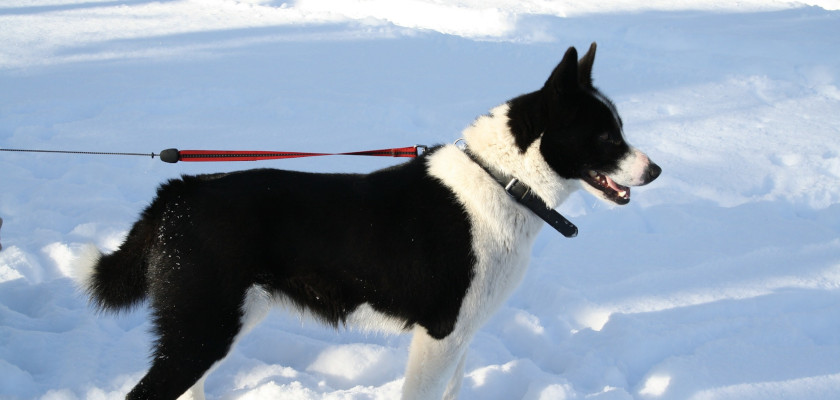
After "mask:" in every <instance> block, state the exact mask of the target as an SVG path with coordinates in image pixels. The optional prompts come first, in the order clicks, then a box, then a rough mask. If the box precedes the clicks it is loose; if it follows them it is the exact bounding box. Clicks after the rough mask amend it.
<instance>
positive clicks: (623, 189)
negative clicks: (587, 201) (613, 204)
mask: <svg viewBox="0 0 840 400" xmlns="http://www.w3.org/2000/svg"><path fill="white" fill-rule="evenodd" d="M604 178H606V180H607V186H609V187H610V189H612V190H615V191H616V193H618V195H619V196H625V195H626V194H628V193H629V192H630V188H628V187H626V186H621V185H619V184H617V183H615V182H614V181H613V180H612V179H610V177H609V176H606V175H604Z"/></svg>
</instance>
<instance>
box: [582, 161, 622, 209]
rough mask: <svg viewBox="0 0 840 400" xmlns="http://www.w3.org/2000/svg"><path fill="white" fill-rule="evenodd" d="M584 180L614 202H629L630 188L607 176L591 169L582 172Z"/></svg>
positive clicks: (620, 203)
mask: <svg viewBox="0 0 840 400" xmlns="http://www.w3.org/2000/svg"><path fill="white" fill-rule="evenodd" d="M581 179H583V181H584V182H586V183H587V184H589V186H592V187H593V188H595V189H597V190H598V191H599V192H601V193H603V194H604V197H605V198H606V199H607V200H609V201H612V202H613V203H615V204H619V205H624V204H627V203H629V202H630V188H629V187H627V186H623V185H619V184H617V183H615V182H614V181H613V180H612V179H610V178H609V177H608V176H606V175H604V174H602V173H600V172H597V171H593V170H588V171H585V172H584V173H583V174H582V178H581Z"/></svg>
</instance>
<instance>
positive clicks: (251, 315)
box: [240, 285, 411, 335]
mask: <svg viewBox="0 0 840 400" xmlns="http://www.w3.org/2000/svg"><path fill="white" fill-rule="evenodd" d="M275 307H277V308H282V309H285V310H287V311H292V312H297V313H299V314H300V315H301V316H302V317H304V318H307V319H312V320H317V317H315V316H314V315H312V313H311V312H309V311H308V310H306V309H302V308H300V307H298V306H296V305H295V304H294V303H293V302H292V301H290V300H289V299H288V298H287V297H286V296H284V295H282V294H271V293H269V292H268V291H266V290H265V289H264V288H263V287H261V286H259V285H254V286H251V287H250V288H249V289H248V291H247V292H246V294H245V299H244V301H243V303H242V319H241V323H242V332H241V334H240V335H244V334H245V333H247V332H248V331H250V330H251V329H253V328H254V327H255V326H256V325H258V324H259V323H260V322H262V320H263V319H264V318H265V317H266V315H268V312H269V311H271V309H272V308H275ZM345 322H346V326H347V327H348V328H352V329H358V330H361V331H365V332H384V333H404V332H407V331H408V330H410V329H411V327H408V326H406V322H405V321H403V320H402V319H400V318H396V317H393V316H390V315H387V314H385V313H382V312H379V311H376V310H374V309H373V307H371V306H370V305H369V304H367V303H362V304H361V305H359V306H358V307H356V309H355V310H354V311H353V312H351V313H349V314H348V315H347V319H346V321H345Z"/></svg>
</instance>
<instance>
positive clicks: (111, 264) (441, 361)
mask: <svg viewBox="0 0 840 400" xmlns="http://www.w3.org/2000/svg"><path fill="white" fill-rule="evenodd" d="M595 50H596V45H595V43H592V45H591V47H590V48H589V51H588V52H587V53H586V54H585V55H584V56H583V57H582V58H581V59H580V60H578V53H577V51H576V50H575V48H574V47H571V48H569V49H568V51H566V53H565V55H564V56H563V58H562V61H560V63H559V64H558V65H557V67H556V68H555V69H554V70H553V71H552V73H551V75H550V76H549V78H548V80H547V81H546V83H545V85H544V86H543V87H542V88H541V89H539V90H537V91H534V92H531V93H528V94H524V95H521V96H519V97H516V98H514V99H512V100H509V101H507V102H506V103H504V104H502V105H500V106H498V107H496V108H494V109H492V110H491V111H490V113H489V114H487V115H483V116H480V117H478V118H477V119H476V120H475V121H474V123H472V125H470V126H469V127H467V128H466V129H465V130H464V131H463V140H464V142H465V143H466V146H465V147H463V146H456V145H453V144H450V145H443V146H437V147H434V148H431V149H429V150H428V151H426V152H425V153H424V154H422V155H420V156H419V157H417V158H414V159H412V160H410V161H408V162H405V163H403V164H400V165H397V166H394V167H390V168H385V169H382V170H378V171H374V172H372V173H369V174H315V173H306V172H296V171H283V170H275V169H253V170H247V171H240V172H232V173H220V174H210V175H197V176H183V177H182V178H180V179H173V180H170V181H169V182H167V183H165V184H163V185H161V187H160V188H159V189H158V191H157V197H156V198H155V199H154V200H153V201H152V202H151V204H150V205H149V206H148V207H147V208H146V209H145V210H144V211H143V212H142V214H141V216H140V218H139V220H138V221H137V222H136V223H135V224H134V225H133V227H132V228H131V230H130V231H129V233H128V235H127V237H126V239H125V241H124V242H123V243H122V244H121V245H120V247H119V249H117V250H116V251H115V252H113V253H111V254H107V255H102V254H101V253H100V252H99V250H96V249H95V248H92V249H90V252H89V254H88V257H87V259H88V261H87V263H86V265H87V268H88V275H87V277H86V278H84V286H85V288H86V290H87V293H88V294H89V295H90V296H91V298H92V302H93V303H94V305H95V306H96V307H97V308H99V309H101V310H110V311H120V310H127V309H130V308H131V307H133V306H137V305H139V304H141V303H143V302H147V304H148V306H149V307H150V308H151V315H152V318H153V326H154V334H155V335H156V341H155V343H154V348H153V358H152V363H151V367H150V369H149V370H148V372H147V373H146V375H145V376H144V377H143V378H142V379H141V380H140V382H139V383H138V384H137V385H136V386H134V388H133V389H132V390H131V391H130V392H129V393H128V395H127V398H128V399H175V398H178V397H179V396H182V398H188V397H190V396H191V397H192V398H203V397H204V393H203V383H204V379H205V377H206V375H207V374H208V372H209V371H210V370H211V369H212V368H213V367H214V366H215V365H216V364H217V363H219V362H220V361H221V360H222V359H223V358H224V357H225V355H226V354H227V353H228V352H229V351H230V349H231V347H232V346H233V345H234V343H235V342H236V341H237V339H238V338H240V337H241V336H242V335H243V334H244V333H245V332H247V331H248V330H249V329H251V328H252V327H253V326H254V325H256V324H257V323H258V322H259V321H260V320H261V318H263V317H264V316H265V314H266V313H267V310H269V308H270V307H271V306H272V305H275V304H277V303H282V304H285V305H287V306H290V307H292V308H293V309H297V310H300V311H301V312H302V313H305V314H307V315H311V316H313V317H315V318H316V319H318V320H320V321H322V322H324V323H326V324H328V325H332V326H334V327H343V326H355V327H361V328H363V329H374V330H388V331H394V330H395V331H398V332H409V331H410V332H413V338H412V342H411V345H410V350H409V357H408V365H407V366H406V370H405V381H404V384H403V389H402V398H403V399H441V398H447V399H452V398H456V397H457V395H458V392H459V390H460V384H461V379H462V376H463V369H464V359H465V355H466V352H467V348H468V346H469V344H470V341H471V340H472V337H473V336H474V335H475V333H476V332H477V331H478V329H479V328H480V327H481V326H482V325H483V324H484V323H485V322H486V321H487V320H488V319H489V318H490V316H491V315H492V314H493V313H494V312H495V311H496V310H497V309H498V308H499V307H500V306H501V305H502V303H503V302H504V301H505V300H506V299H507V298H508V297H509V295H510V294H511V292H512V291H513V290H514V289H515V288H516V287H517V285H518V284H519V283H520V281H521V280H522V277H523V275H524V274H525V271H526V269H527V266H528V259H529V255H530V252H531V247H532V244H533V242H534V238H535V237H536V235H537V233H538V232H539V231H540V229H541V227H542V226H543V220H542V219H541V218H540V217H538V216H537V214H536V213H535V212H534V211H532V209H530V208H528V207H526V206H524V205H523V204H521V203H520V202H518V201H517V198H515V197H513V196H511V195H510V194H509V193H508V192H507V191H506V190H505V187H503V184H504V181H500V180H499V177H503V178H504V180H508V179H509V180H510V182H511V183H513V182H516V183H517V184H518V185H524V186H525V188H526V189H527V191H528V193H530V194H531V195H532V196H533V197H535V198H538V199H539V200H540V201H541V202H542V203H543V205H544V207H545V208H547V209H553V208H555V207H557V206H558V205H560V204H561V203H562V202H563V201H564V200H565V199H566V198H567V197H568V196H569V195H570V194H571V193H573V192H574V191H576V190H577V189H579V188H581V187H583V188H585V189H586V190H587V191H589V192H591V193H593V194H594V195H596V196H598V197H599V198H601V199H603V200H605V201H607V202H610V203H615V204H626V203H627V202H629V200H630V186H640V185H645V184H647V183H649V182H651V181H653V180H654V179H656V177H657V176H659V174H660V173H661V168H660V167H659V166H657V165H656V164H654V163H653V162H651V161H650V159H649V158H648V157H647V156H646V155H645V154H644V153H642V152H641V151H639V150H637V149H635V148H634V147H631V146H630V145H629V144H627V142H626V141H625V139H624V137H623V133H622V121H621V119H620V118H619V115H618V112H617V111H616V108H615V106H614V105H613V103H612V102H611V101H610V100H609V99H608V98H607V97H606V96H605V95H604V94H602V93H601V92H600V91H599V90H598V89H596V88H595V87H594V86H593V84H592V64H593V62H594V59H595ZM500 182H501V183H502V184H500Z"/></svg>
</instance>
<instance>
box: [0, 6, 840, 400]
mask: <svg viewBox="0 0 840 400" xmlns="http://www.w3.org/2000/svg"><path fill="white" fill-rule="evenodd" d="M596 4H597V5H596ZM838 8H840V2H838V1H829V0H824V1H806V2H795V1H788V0H772V1H764V0H762V1H759V0H743V1H738V2H732V1H722V0H692V1H684V2H674V1H664V0H662V1H658V0H657V1H641V0H611V1H604V2H589V1H582V0H570V1H557V2H554V1H543V0H525V1H518V0H491V1H478V0H458V1H451V2H441V1H435V0H400V1H394V0H351V1H340V0H333V1H317V0H301V1H296V2H288V3H284V2H281V1H279V0H276V1H275V0H169V1H167V0H159V1H150V0H126V1H112V0H4V1H3V2H2V4H0V148H3V149H10V148H23V149H51V150H57V149H66V150H87V151H121V152H141V153H151V152H158V151H160V150H163V149H165V148H170V147H176V148H181V149H241V150H283V151H313V152H320V151H324V152H342V151H354V150H366V149H376V148H383V147H392V146H406V145H413V144H417V143H421V144H434V143H442V142H451V141H454V140H455V139H457V138H458V137H459V136H460V131H461V130H462V129H463V128H465V127H466V126H468V125H469V124H470V123H471V122H472V120H473V119H474V118H475V117H476V116H478V115H481V114H483V113H485V112H487V111H488V110H489V109H490V108H492V107H493V106H496V105H498V104H500V103H501V102H503V101H504V100H506V99H509V98H511V97H513V96H516V95H518V94H521V93H524V92H527V91H531V90H534V89H536V88H537V87H539V86H540V85H542V83H543V82H544V80H545V78H546V77H547V76H548V74H549V72H550V71H551V69H552V67H553V66H554V65H556V63H557V62H558V61H559V59H560V57H561V55H562V54H563V52H564V51H565V49H566V48H567V47H568V46H571V45H574V46H577V47H578V48H579V49H585V48H587V47H588V45H589V43H590V42H592V41H597V42H598V44H599V46H598V49H599V53H598V58H597V60H596V63H595V73H594V76H595V79H596V82H595V83H596V85H597V86H599V87H600V88H601V89H602V90H603V91H604V92H605V93H607V94H608V95H610V96H611V97H612V99H613V100H614V101H615V103H616V104H617V107H618V109H619V111H620V112H621V115H622V118H623V120H624V123H625V131H626V135H627V137H628V139H629V140H630V142H631V143H633V144H634V145H635V146H637V147H639V148H640V149H643V150H644V151H645V152H646V153H647V154H649V155H650V156H651V158H652V159H653V160H654V161H656V162H657V163H658V164H659V165H661V166H662V167H663V170H664V172H663V174H662V176H661V177H660V178H659V179H658V180H657V181H656V182H654V183H653V184H651V185H649V186H646V187H644V188H639V189H638V190H636V189H634V191H633V200H632V201H631V203H630V204H629V205H627V206H624V207H611V206H608V205H606V204H604V203H602V202H600V201H598V200H595V199H594V198H593V197H592V196H590V195H588V194H585V193H581V194H578V195H575V196H573V197H572V198H571V199H570V200H569V201H568V202H566V203H565V204H564V205H563V206H561V209H560V211H561V212H562V213H564V214H565V215H566V216H567V217H569V218H571V219H572V220H573V221H574V222H575V223H576V224H577V225H578V227H579V228H580V232H581V233H580V235H579V236H578V237H577V238H574V239H565V238H563V237H561V236H560V235H558V234H557V233H555V232H553V231H550V230H548V229H545V230H543V231H542V233H541V234H540V236H539V237H538V239H537V244H536V247H535V248H534V250H533V255H532V259H533V260H532V264H531V268H530V270H529V271H528V274H527V275H526V278H525V280H524V282H523V284H522V286H521V287H520V288H519V289H518V290H517V291H516V292H515V293H514V295H513V297H512V298H511V299H510V300H509V301H508V302H507V303H506V305H505V306H504V307H503V308H502V309H501V311H500V312H499V313H498V314H497V315H496V316H495V317H494V318H493V319H492V320H491V321H490V322H489V323H488V324H487V325H486V326H485V327H484V329H482V330H481V331H480V333H479V334H478V335H477V337H476V339H475V341H474V342H473V344H472V346H471V348H470V352H469V355H468V358H467V364H466V369H465V370H466V377H465V380H464V385H463V388H462V391H461V398H464V399H520V398H521V399H532V400H537V399H546V400H547V399H597V400H624V399H697V400H700V399H739V400H743V399H762V400H768V399H769V400H773V399H809V400H811V399H837V398H840V234H839V233H840V140H838V138H840V88H838V87H840V83H838V81H840V11H837V10H838ZM396 162H399V160H398V159H389V158H385V159H382V158H362V157H325V158H311V159H293V160H284V161H270V162H259V163H224V164H219V163H180V164H175V165H172V164H165V163H162V162H160V161H159V160H156V159H152V158H151V157H127V156H125V157H118V156H86V155H75V156H71V155H58V154H32V153H14V152H5V151H4V152H0V218H2V219H3V225H2V232H0V240H2V246H3V249H2V251H0V399H4V400H5V399H44V400H69V399H112V398H120V397H121V396H124V394H125V393H126V392H127V391H128V390H129V389H130V388H131V386H133V385H134V383H136V382H137V380H138V379H139V378H140V377H141V376H142V375H143V373H144V372H145V369H146V367H147V361H148V360H147V354H148V348H149V345H150V341H151V338H150V335H149V332H148V331H149V327H150V326H149V323H148V318H147V317H148V311H147V310H146V309H145V308H142V307H141V308H139V309H137V310H135V311H133V312H130V313H124V314H122V315H116V316H114V315H97V313H95V312H94V311H93V310H92V309H91V308H90V307H89V306H88V304H87V302H86V299H84V297H83V296H82V295H81V294H80V293H79V292H78V291H77V289H76V288H75V287H74V284H73V281H72V280H71V279H70V278H69V276H70V274H71V270H72V268H71V260H72V259H73V258H74V257H75V256H77V255H79V254H81V253H83V252H84V251H85V246H86V245H87V244H89V243H94V244H96V245H97V246H99V247H100V248H102V249H104V250H106V251H108V250H112V249H114V248H116V246H118V244H119V243H120V241H121V239H122V238H123V237H124V235H125V234H126V232H127V230H128V228H129V227H130V224H131V223H132V222H133V221H134V220H135V218H136V217H137V215H138V213H139V212H140V210H142V209H143V207H144V206H145V205H146V204H147V203H148V201H149V200H150V199H151V198H152V196H153V194H154V191H155V188H156V186H157V185H158V184H159V183H160V182H162V181H164V180H166V179H169V178H173V177H177V176H179V175H180V174H184V173H187V174H193V173H202V172H212V171H231V170H235V169H244V168H253V167H257V166H261V167H276V168H287V169H298V170H307V171H342V172H365V171H371V170H373V169H377V168H381V167H385V166H388V165H392V164H394V163H396ZM408 342H409V338H408V337H407V336H384V335H378V334H370V333H364V332H356V331H342V332H336V331H334V330H332V329H330V328H324V327H321V326H319V325H317V324H316V323H314V322H311V321H308V320H301V319H300V318H299V317H297V316H295V315H290V314H288V313H284V312H282V311H281V310H278V311H274V312H272V313H271V314H270V315H269V318H268V319H267V320H266V322H265V323H263V324H262V325H260V326H259V327H257V328H256V329H255V330H254V331H253V332H251V333H250V334H249V335H248V336H246V337H245V338H244V339H243V340H242V341H241V342H240V344H239V346H238V347H237V348H236V349H235V350H234V351H233V352H232V353H231V355H230V357H229V358H228V359H227V360H226V361H225V362H224V363H223V364H222V365H221V366H220V367H219V368H218V369H217V370H216V371H215V372H214V373H213V374H212V375H211V376H210V377H209V379H208V380H207V392H208V396H209V397H210V398H217V399H263V398H294V399H394V398H397V397H398V396H399V392H400V387H401V385H402V376H403V368H404V364H405V361H406V357H407V347H408Z"/></svg>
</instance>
